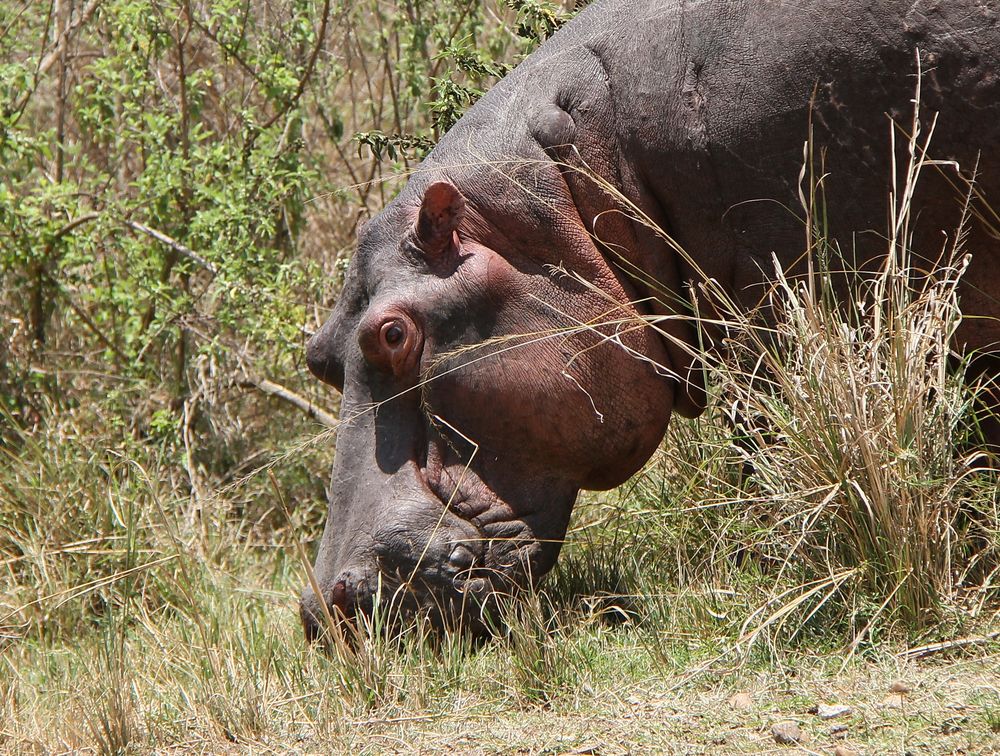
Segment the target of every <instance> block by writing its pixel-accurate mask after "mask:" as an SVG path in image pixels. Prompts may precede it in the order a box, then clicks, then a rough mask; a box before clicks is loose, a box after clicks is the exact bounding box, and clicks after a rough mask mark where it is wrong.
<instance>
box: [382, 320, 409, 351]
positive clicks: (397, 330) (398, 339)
mask: <svg viewBox="0 0 1000 756" xmlns="http://www.w3.org/2000/svg"><path fill="white" fill-rule="evenodd" d="M405 338H406V331H404V330H403V324H402V323H400V322H399V321H398V320H390V321H389V322H388V323H386V324H385V325H383V326H382V342H383V343H384V344H385V345H386V346H389V347H397V346H399V345H400V344H402V343H403V340H404V339H405Z"/></svg>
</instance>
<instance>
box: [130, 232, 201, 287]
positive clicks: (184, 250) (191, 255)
mask: <svg viewBox="0 0 1000 756" xmlns="http://www.w3.org/2000/svg"><path fill="white" fill-rule="evenodd" d="M122 223H124V224H125V225H126V226H128V227H129V228H131V229H133V230H135V231H138V232H139V233H141V234H145V235H146V236H149V237H151V238H153V239H156V240H157V241H158V242H161V243H162V244H166V245H167V246H168V247H170V248H171V249H172V250H174V252H176V253H177V254H179V255H180V256H181V257H184V258H187V259H188V260H190V261H191V262H193V263H194V264H195V265H197V266H198V267H200V268H204V269H205V270H207V271H208V272H209V273H211V274H212V275H213V276H216V275H218V274H219V269H218V268H216V267H215V265H213V264H212V263H210V262H209V261H208V260H206V259H205V258H204V257H202V256H201V255H199V254H198V253H197V252H195V251H194V250H192V249H190V248H189V247H185V246H184V245H183V244H181V243H180V242H179V241H177V240H176V239H174V238H173V237H171V236H167V235H166V234H165V233H163V232H162V231H157V230H156V229H155V228H150V227H149V226H144V225H143V224H142V223H138V222H137V221H133V220H126V221H122Z"/></svg>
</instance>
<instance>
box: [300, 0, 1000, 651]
mask: <svg viewBox="0 0 1000 756" xmlns="http://www.w3.org/2000/svg"><path fill="white" fill-rule="evenodd" d="M998 18H1000V7H998V6H997V5H996V4H995V3H991V2H986V1H984V0H915V1H914V0H906V1H905V2H902V1H901V0H882V1H881V2H877V3H871V2H869V0H807V1H806V2H803V1H802V0H794V1H793V0H766V1H763V0H754V1H750V0H702V1H701V2H693V1H691V0H605V1H603V2H596V3H594V4H592V5H590V6H589V7H587V8H586V9H585V10H583V11H582V12H581V13H579V14H578V15H577V16H576V17H575V18H574V19H573V20H572V21H571V22H570V23H568V24H566V25H565V26H564V27H563V28H562V29H561V30H560V31H559V32H557V33H556V34H554V35H553V36H552V37H551V38H550V39H549V40H548V41H546V42H545V43H544V44H542V45H541V46H540V47H539V48H538V49H537V50H536V51H535V52H534V53H532V54H531V55H530V56H529V57H527V58H526V59H525V60H524V61H523V62H522V63H521V64H520V65H518V66H517V67H516V68H515V69H514V70H513V71H512V72H511V73H510V74H508V75H507V76H506V77H505V78H504V79H502V80H501V81H500V82H499V83H497V84H496V86H494V87H493V88H492V89H491V90H490V91H489V92H488V93H487V94H486V95H485V96H483V97H482V98H481V99H480V100H479V101H478V102H477V103H476V104H475V105H474V106H473V107H472V108H471V109H469V111H468V112H467V113H466V114H465V115H464V117H463V118H462V119H461V120H459V121H458V123H457V124H456V125H455V126H454V127H453V128H452V129H451V130H450V131H449V132H448V133H447V134H446V135H444V136H443V137H442V139H441V140H440V142H439V143H438V144H437V146H436V147H435V149H434V150H433V151H432V152H431V153H430V154H429V155H428V156H427V158H426V159H425V160H424V162H423V163H422V164H421V165H420V167H419V169H418V170H417V171H415V173H413V175H412V176H411V177H410V178H409V181H408V183H407V184H406V186H405V187H404V188H403V189H402V190H401V191H400V192H399V194H398V196H396V197H395V199H393V200H392V201H391V202H390V203H389V204H388V205H387V206H386V207H385V209H384V210H382V211H381V212H380V213H379V214H378V215H377V216H375V217H374V218H372V219H371V220H370V221H369V222H368V223H367V224H365V225H364V226H363V227H362V228H360V229H359V232H358V239H357V249H356V252H355V254H354V255H353V258H352V259H351V261H350V265H349V267H348V269H347V273H346V276H345V281H344V286H343V290H342V292H341V294H340V296H339V298H338V300H337V302H336V305H335V307H334V309H333V312H332V314H331V316H330V318H329V319H328V320H327V321H326V322H325V323H324V324H323V325H322V327H321V328H320V329H319V330H318V331H317V332H316V333H315V334H314V335H313V336H312V338H311V339H310V340H309V342H308V345H307V347H306V360H307V364H308V367H309V369H310V370H311V371H312V372H313V373H314V374H315V375H316V376H318V377H319V378H320V379H321V380H322V381H325V382H326V383H329V384H331V385H332V386H333V387H335V388H336V389H337V390H338V391H340V392H341V394H342V399H341V405H340V406H341V417H340V425H339V429H338V432H337V438H336V451H335V459H334V463H333V471H332V479H331V483H330V487H329V513H328V517H327V521H326V527H325V530H324V532H323V536H322V539H321V542H320V544H319V552H318V556H317V558H316V563H315V569H314V575H315V579H314V580H311V581H310V585H309V586H308V587H307V588H306V589H305V590H304V593H303V596H302V599H301V605H300V611H301V617H302V620H303V623H304V626H305V631H306V635H307V637H309V638H315V637H316V636H317V635H318V634H320V632H321V629H322V627H324V618H325V617H333V618H336V619H337V620H338V621H344V622H350V621H351V620H352V618H355V619H356V618H358V617H359V615H369V614H370V613H371V612H372V611H373V610H374V609H375V607H376V606H382V605H389V604H392V605H394V606H396V607H397V608H399V610H400V611H401V612H402V614H403V615H404V616H405V615H407V613H412V612H426V613H427V615H428V616H430V617H431V618H432V620H433V622H434V623H435V624H437V625H441V626H450V625H451V623H453V622H455V621H457V622H459V623H462V622H464V623H466V625H465V626H468V627H474V626H477V623H481V621H482V617H483V612H484V611H487V610H486V609H484V607H486V606H487V605H488V603H489V602H488V598H489V596H490V595H493V594H496V593H509V592H511V591H516V590H518V589H520V588H524V587H527V586H530V585H532V584H534V583H536V582H537V581H538V580H539V579H540V578H541V577H542V576H543V575H545V574H546V572H548V571H549V570H550V569H551V568H552V567H553V565H554V563H555V561H556V558H557V556H558V554H559V551H560V546H561V545H562V543H563V540H564V537H565V535H566V530H567V524H568V522H569V519H570V513H571V510H572V508H573V505H574V502H575V499H576V497H577V494H578V492H579V491H580V490H581V489H608V488H611V487H614V486H617V485H619V484H621V483H622V482H624V481H625V480H627V479H628V478H629V477H630V476H631V475H633V474H634V473H635V472H636V471H637V470H639V469H640V468H641V466H642V465H643V463H644V462H645V461H646V460H647V459H648V458H649V457H650V456H651V455H652V454H653V452H654V451H655V450H656V448H657V446H658V445H659V444H660V442H661V440H662V438H663V436H664V432H665V429H666V427H667V423H668V420H669V419H670V417H671V414H672V413H675V412H676V413H679V414H680V415H682V416H684V417H694V416H697V415H698V414H699V413H700V412H702V411H703V410H704V409H705V405H706V388H705V378H704V371H703V369H702V360H701V358H700V355H701V354H702V353H703V351H704V350H706V349H707V350H711V349H714V348H716V347H715V342H716V340H717V335H713V329H714V328H715V326H714V325H713V324H712V322H711V321H712V318H708V317H704V314H705V312H706V311H707V310H706V308H710V307H711V302H701V303H699V307H698V310H697V313H696V311H695V310H694V309H693V308H692V298H693V294H697V292H698V291H699V289H698V287H699V285H701V284H703V283H704V282H706V281H711V282H713V284H714V285H716V286H718V287H720V288H721V289H722V290H724V291H726V292H728V293H729V295H730V296H731V297H732V298H733V301H735V302H736V303H738V304H739V305H740V306H745V307H746V308H748V309H749V308H751V307H754V306H756V305H757V304H758V303H759V300H760V299H761V296H762V294H763V293H764V291H765V286H764V284H765V283H766V282H767V280H768V277H769V275H771V274H773V272H774V270H775V263H774V261H775V260H777V261H778V262H779V263H780V264H781V265H782V266H783V267H784V268H785V270H786V271H788V272H790V273H792V274H794V272H795V271H802V270H804V268H803V263H802V262H801V260H802V259H803V257H804V254H803V253H804V251H805V250H806V249H807V247H808V245H809V242H810V240H809V238H807V236H808V234H809V233H810V230H815V229H816V227H817V225H818V224H817V223H807V213H808V211H807V210H806V209H804V207H803V201H802V198H803V197H804V196H808V195H809V194H810V187H809V186H807V184H808V182H809V175H810V174H811V175H813V176H814V177H815V181H816V186H818V189H817V190H816V192H815V193H816V195H817V197H819V199H820V201H821V206H820V211H819V212H816V213H815V216H816V217H817V218H818V219H819V220H820V223H821V225H822V226H823V229H822V230H823V231H824V232H825V233H826V234H828V235H829V238H831V239H835V240H836V241H837V247H836V248H837V249H838V250H839V252H840V255H841V257H842V261H841V262H843V263H844V265H843V267H844V268H845V269H847V268H850V269H853V270H860V269H864V268H865V267H866V266H870V265H871V264H872V261H878V260H879V259H880V258H881V257H882V256H884V255H885V254H886V249H887V243H886V233H887V232H886V227H887V225H886V221H887V217H888V216H889V209H890V207H891V205H892V203H894V202H896V201H897V198H896V197H894V196H893V194H892V180H893V170H894V169H895V170H896V171H897V173H898V172H899V171H900V170H902V168H901V166H903V165H905V162H906V158H907V157H908V155H907V148H908V147H907V146H908V142H909V138H908V137H909V136H910V133H911V131H912V130H913V127H914V123H915V121H914V100H915V93H916V92H917V89H918V81H919V89H920V103H919V116H918V118H919V123H920V124H921V126H922V134H923V135H924V136H926V135H927V134H929V133H930V132H931V124H932V121H933V119H934V118H935V117H936V118H937V120H936V122H935V123H934V128H933V139H932V141H931V146H930V155H931V156H933V157H934V158H936V159H938V160H941V161H953V162H948V163H943V162H942V163H939V164H937V165H935V166H933V167H925V168H924V170H923V175H922V177H921V180H920V183H919V185H918V189H917V192H916V194H915V196H914V197H913V199H912V206H913V214H912V220H911V224H910V227H909V232H910V234H911V247H912V249H913V250H914V251H915V252H914V253H915V254H917V253H918V251H919V254H922V255H924V256H925V257H927V258H929V259H936V258H937V257H939V256H940V254H941V252H942V249H944V248H945V247H946V246H947V245H949V244H951V243H952V242H953V241H954V235H955V232H956V230H957V227H958V225H959V222H960V218H961V214H962V208H963V204H964V201H965V198H966V197H967V196H969V195H970V179H972V178H973V177H975V180H976V182H975V188H974V189H972V190H971V197H972V205H971V211H970V216H971V220H970V222H969V225H968V236H967V237H966V239H965V244H964V250H965V251H966V252H968V253H970V254H971V255H972V262H971V265H970V266H969V268H968V269H967V272H966V274H965V276H964V279H963V283H962V285H961V302H962V307H963V310H964V312H965V313H966V314H974V315H976V316H977V317H974V318H971V317H970V318H966V319H964V320H963V322H962V324H961V326H960V328H959V330H958V333H957V335H956V338H955V346H956V348H957V349H961V350H964V351H965V353H966V354H970V355H975V356H976V359H975V362H974V364H975V366H976V370H978V371H979V372H980V373H985V374H987V375H989V374H992V375H993V376H997V375H1000V367H998V366H1000V352H998V351H997V347H996V344H997V343H998V341H1000V328H998V325H997V320H996V318H997V316H1000V304H998V302H1000V275H998V274H997V269H998V266H1000V232H998V229H1000V216H998V214H997V213H996V212H994V211H993V210H991V209H990V206H989V198H991V197H992V198H995V200H994V201H995V202H997V203H1000V25H998ZM892 132H895V137H894V138H893V136H892ZM996 207H1000V204H998V205H996ZM702 290H704V287H702ZM696 314H698V315H701V316H702V319H701V320H699V318H697V317H695V315H696ZM313 586H315V589H314V587H313ZM317 589H318V590H317Z"/></svg>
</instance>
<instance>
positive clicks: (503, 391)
mask: <svg viewBox="0 0 1000 756" xmlns="http://www.w3.org/2000/svg"><path fill="white" fill-rule="evenodd" d="M509 343H510V342H506V343H505V345H504V346H505V347H506V348H505V349H504V351H503V352H502V353H498V354H497V355H496V356H491V355H490V354H489V353H488V352H487V351H486V349H482V350H475V351H473V352H470V353H468V354H466V355H465V356H464V358H463V359H464V363H462V362H458V361H452V362H449V363H443V364H442V365H441V368H440V369H439V371H438V373H437V375H436V376H434V377H433V379H432V380H430V381H429V382H428V383H427V385H426V388H425V406H426V407H427V408H428V409H429V410H430V411H431V414H432V417H436V418H439V419H441V420H443V421H444V423H446V424H447V426H448V427H449V428H450V429H454V430H455V431H456V432H457V434H460V435H461V437H462V439H464V440H465V441H466V442H469V441H471V442H472V444H473V445H474V447H475V448H478V449H479V451H478V452H477V453H479V454H481V455H483V456H490V457H493V458H498V459H500V460H502V461H503V462H505V463H506V464H507V465H508V466H510V467H511V469H512V470H516V469H517V468H519V467H520V466H521V465H528V466H529V467H530V468H538V467H541V468H543V469H545V470H548V471H550V472H552V473H554V474H556V475H557V476H558V477H560V478H561V479H563V480H566V481H570V482H572V483H574V485H575V487H579V488H609V487H613V486H615V485H618V484H619V483H621V482H623V481H624V480H625V479H627V478H628V477H629V476H630V475H631V474H633V473H634V472H635V471H636V470H637V469H638V468H639V467H640V466H641V465H642V464H643V462H644V461H645V460H646V459H648V458H649V456H650V455H651V454H652V453H653V451H654V450H655V449H656V447H657V445H658V444H659V442H660V440H661V439H662V437H663V433H664V431H665V429H666V425H667V422H668V420H669V418H670V410H671V405H672V399H673V384H672V383H671V382H670V381H669V380H668V379H667V378H665V377H664V375H663V374H662V373H658V372H657V368H656V367H654V366H653V364H651V361H643V360H639V359H637V358H636V357H635V356H634V353H635V352H636V350H634V349H633V350H629V349H627V348H626V347H624V346H623V345H621V344H619V343H616V342H611V341H610V340H604V341H602V340H600V339H597V338H595V337H592V336H583V337H579V338H576V339H575V340H574V341H571V340H570V339H559V340H556V339H551V340H547V341H535V342H533V343H526V344H525V345H524V346H523V347H520V348H518V349H510V348H509ZM650 351H653V350H652V349H651V350H650ZM665 361H666V360H665V358H664V362H665ZM455 443H459V444H460V443H461V440H460V439H455ZM513 474H516V475H518V476H523V474H522V473H520V472H514V473H513Z"/></svg>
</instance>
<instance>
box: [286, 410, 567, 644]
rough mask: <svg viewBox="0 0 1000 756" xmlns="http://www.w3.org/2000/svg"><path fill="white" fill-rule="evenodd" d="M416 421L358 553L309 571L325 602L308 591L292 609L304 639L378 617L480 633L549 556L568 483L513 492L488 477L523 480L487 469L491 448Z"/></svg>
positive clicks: (545, 566)
mask: <svg viewBox="0 0 1000 756" xmlns="http://www.w3.org/2000/svg"><path fill="white" fill-rule="evenodd" d="M421 425H422V426H423V428H422V429H421V431H420V432H417V433H413V434H412V436H411V439H410V444H408V448H409V454H408V456H409V459H408V461H406V462H405V463H403V464H402V465H401V466H400V467H398V468H397V469H395V470H394V471H392V473H391V475H390V477H389V478H388V480H389V481H391V482H392V483H394V484H395V485H391V486H390V489H391V490H392V491H393V493H392V494H391V495H390V496H389V497H388V498H389V501H388V502H387V503H386V504H383V506H381V507H380V512H379V517H378V519H377V521H376V522H375V523H374V524H373V527H372V536H371V541H370V544H369V546H368V547H367V548H366V549H365V550H364V554H366V556H365V555H362V556H360V557H358V556H350V555H348V556H343V555H342V556H339V557H337V558H335V564H334V565H331V567H334V566H335V567H336V569H331V570H330V571H329V572H326V571H325V570H324V571H323V574H320V573H319V571H318V572H317V581H318V582H317V587H319V589H320V591H319V592H320V595H321V596H322V598H323V604H325V607H324V606H323V605H322V604H321V603H320V601H319V600H318V599H317V597H316V593H315V591H314V590H313V589H312V588H307V589H306V591H305V593H304V595H303V598H302V603H301V606H300V614H301V618H302V622H303V626H304V629H305V635H306V638H307V639H308V640H310V641H313V640H317V639H318V638H320V637H321V636H322V635H323V634H324V633H325V632H326V631H327V630H328V629H329V623H330V621H331V620H332V621H334V622H336V623H338V624H342V625H343V626H344V627H346V626H353V628H354V629H355V630H357V629H360V628H359V626H360V625H361V624H363V622H364V621H365V620H367V619H369V618H374V617H375V616H376V615H377V616H378V617H379V621H378V623H376V624H378V625H379V626H380V627H382V628H383V629H390V630H401V629H403V628H404V627H406V626H408V624H409V623H410V622H412V621H414V620H415V619H416V618H418V617H419V618H421V619H423V620H426V621H428V622H429V626H430V627H431V628H433V629H435V630H448V631H469V632H471V633H472V634H473V635H476V636H482V635H487V634H489V633H490V632H491V628H493V627H496V626H497V624H496V622H495V619H496V618H497V610H498V608H499V607H500V605H501V604H502V602H503V600H504V598H505V597H507V596H510V595H512V594H514V593H515V592H516V591H517V590H519V589H523V588H525V587H527V586H528V585H532V584H534V583H537V580H538V579H539V578H540V577H541V576H542V575H543V574H544V573H546V572H548V570H549V569H551V567H552V565H553V564H554V563H555V559H556V556H557V555H558V552H559V548H560V546H561V543H562V538H563V536H564V535H565V522H562V523H558V522H557V523H554V524H555V529H554V531H553V528H552V527H551V526H552V524H553V523H548V522H546V521H547V520H548V519H550V518H547V517H545V516H544V513H546V512H553V511H556V510H560V509H561V510H564V511H565V512H566V520H568V512H569V509H570V508H571V506H572V503H573V500H574V499H575V493H576V492H575V490H572V491H569V490H567V491H565V492H562V491H560V490H558V489H559V487H555V489H553V487H552V486H548V485H545V482H544V481H539V482H540V483H541V485H537V486H531V487H530V489H531V495H530V496H525V495H524V490H526V489H527V487H524V486H521V488H522V489H524V490H522V491H521V492H520V493H521V495H520V496H518V495H517V493H518V492H515V491H507V490H504V489H503V488H501V486H500V485H498V484H496V483H494V482H493V481H495V480H500V481H505V480H515V479H516V480H522V482H523V479H522V478H519V477H518V476H512V475H510V474H509V471H506V472H507V474H506V475H504V472H505V471H504V470H503V469H502V468H500V469H497V468H496V467H495V465H497V464H498V463H499V462H500V458H499V456H498V455H484V454H483V453H482V452H481V451H477V450H476V449H474V448H471V447H469V448H462V446H461V443H462V440H461V439H456V438H453V437H452V435H451V434H445V433H442V432H441V429H440V427H439V425H438V424H437V423H435V422H430V421H427V422H426V423H422V424H421ZM411 427H412V426H411ZM414 436H415V437H416V438H414ZM485 457H492V462H493V464H492V465H491V464H488V462H489V461H490V460H489V459H481V458H485ZM484 463H485V464H484ZM560 493H561V494H562V496H559V494H560ZM334 498H336V496H334ZM554 498H559V499H561V501H559V502H558V503H559V504H561V506H553V504H554V502H553V499H554ZM559 519H561V518H559ZM321 550H322V548H321ZM320 562H322V563H325V560H322V559H321V560H320ZM345 565H346V568H345ZM362 618H365V620H362ZM359 620H361V621H360V622H359ZM342 629H343V628H342ZM345 635H351V633H346V634H345Z"/></svg>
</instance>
